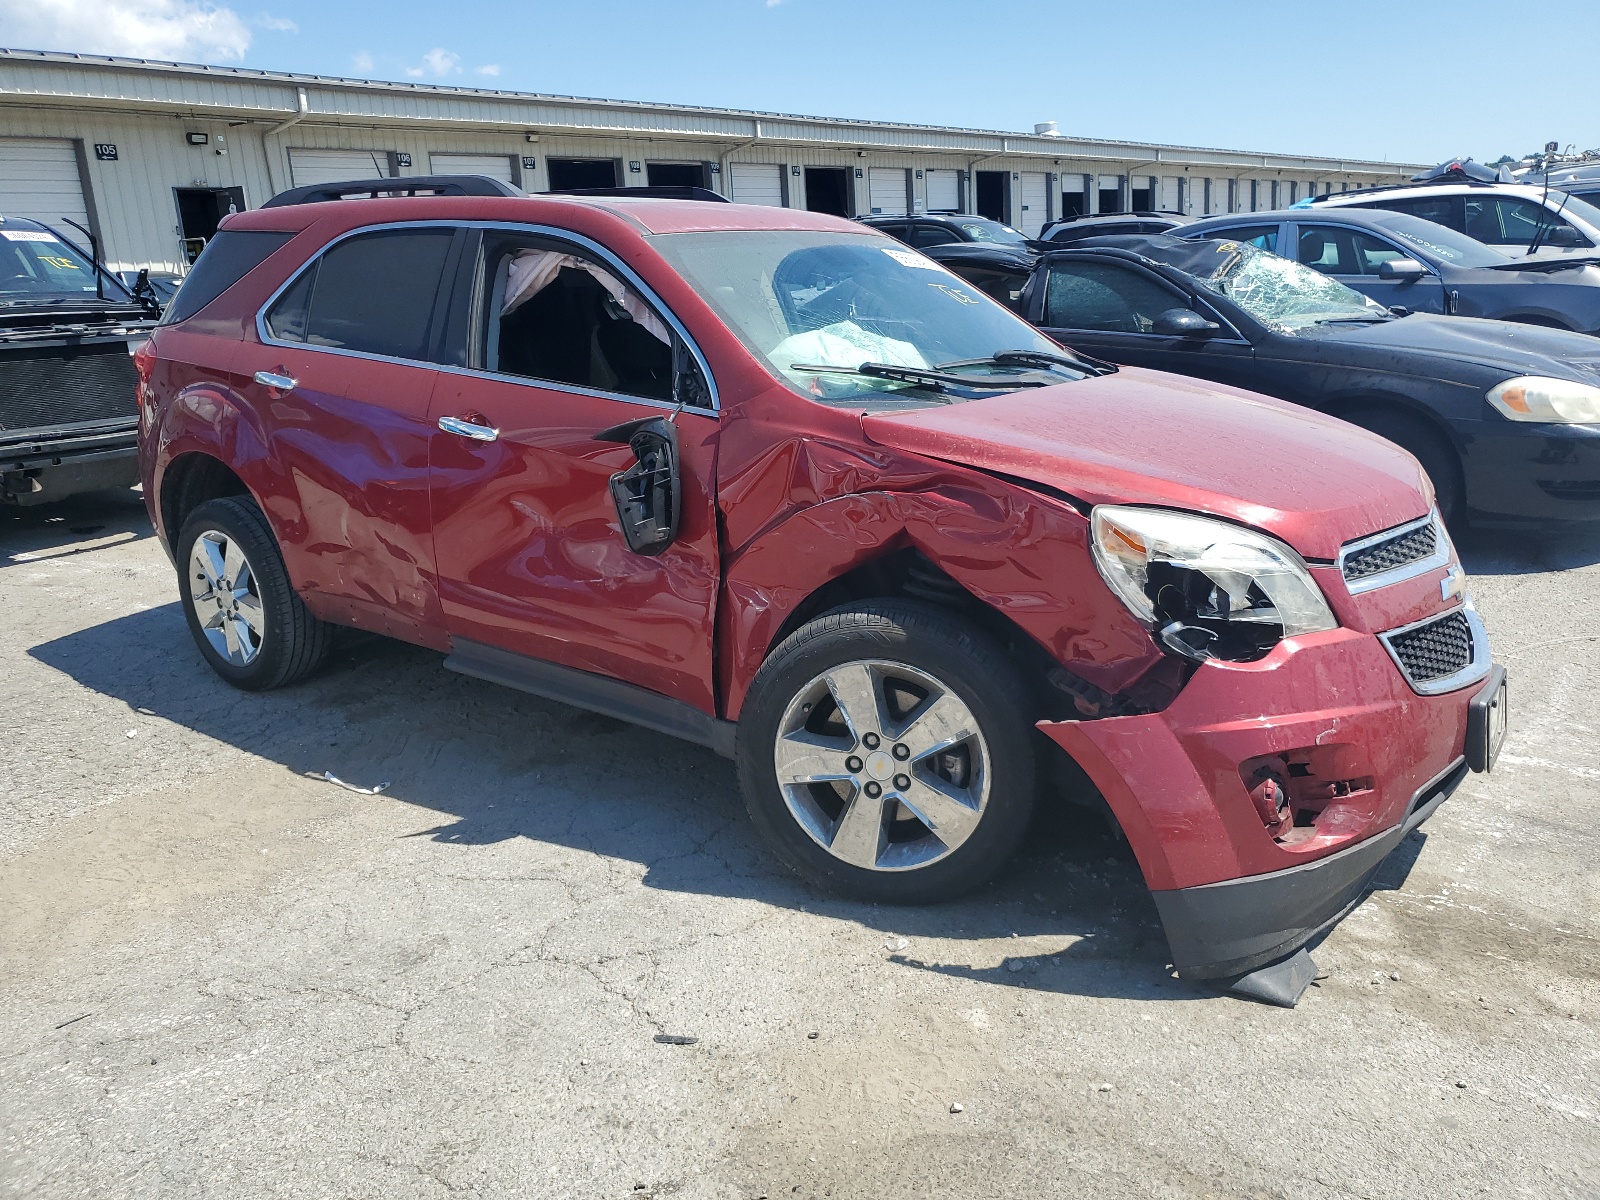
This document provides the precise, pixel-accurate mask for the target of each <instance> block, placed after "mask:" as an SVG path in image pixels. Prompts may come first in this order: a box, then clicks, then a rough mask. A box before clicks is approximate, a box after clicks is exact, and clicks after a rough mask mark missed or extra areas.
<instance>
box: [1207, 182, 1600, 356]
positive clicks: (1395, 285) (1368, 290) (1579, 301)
mask: <svg viewBox="0 0 1600 1200" xmlns="http://www.w3.org/2000/svg"><path fill="white" fill-rule="evenodd" d="M1178 236H1180V237H1193V238H1233V239H1236V240H1238V241H1241V242H1249V243H1250V244H1251V245H1253V246H1258V247H1260V248H1261V249H1263V250H1272V251H1274V252H1276V253H1278V254H1282V255H1284V256H1285V257H1287V258H1293V259H1294V260H1295V261H1297V262H1299V263H1301V264H1303V265H1304V266H1308V267H1311V268H1313V269H1315V270H1318V271H1321V272H1322V273H1323V274H1324V275H1331V276H1332V277H1333V278H1335V279H1337V280H1338V281H1339V282H1340V283H1342V284H1344V285H1345V286H1346V287H1351V288H1354V289H1355V290H1356V291H1358V292H1361V293H1362V294H1363V295H1367V296H1371V297H1372V298H1373V299H1374V300H1377V301H1378V302H1379V303H1381V304H1384V305H1397V306H1400V307H1403V308H1408V309H1410V310H1411V311H1412V312H1432V313H1447V314H1454V315H1455V316H1461V317H1490V318H1493V319H1495V320H1500V321H1520V322H1522V323H1524V324H1527V325H1548V326H1550V327H1551V328H1552V329H1571V330H1575V331H1577V332H1579V333H1592V334H1596V335H1600V257H1591V258H1577V257H1571V256H1568V257H1561V256H1559V255H1553V256H1549V257H1546V258H1540V257H1537V256H1528V255H1523V254H1518V253H1515V252H1511V253H1505V252H1502V250H1501V249H1497V248H1496V247H1494V246H1486V245H1484V244H1483V243H1482V242H1476V241H1473V240H1472V239H1471V238H1469V237H1468V236H1467V235H1466V234H1464V233H1458V232H1456V231H1455V230H1454V229H1451V228H1449V227H1448V226H1445V225H1439V224H1436V223H1435V222H1433V221H1425V220H1423V219H1422V218H1421V217H1415V216H1412V215H1410V214H1409V213H1397V212H1388V211H1385V210H1382V209H1360V208H1315V209H1304V208H1291V209H1285V210H1283V211H1281V212H1267V213H1234V214H1233V215H1232V216H1226V217H1207V218H1206V219H1204V220H1202V221H1196V222H1195V223H1194V224H1192V225H1185V226H1184V227H1183V229H1182V230H1181V231H1178Z"/></svg>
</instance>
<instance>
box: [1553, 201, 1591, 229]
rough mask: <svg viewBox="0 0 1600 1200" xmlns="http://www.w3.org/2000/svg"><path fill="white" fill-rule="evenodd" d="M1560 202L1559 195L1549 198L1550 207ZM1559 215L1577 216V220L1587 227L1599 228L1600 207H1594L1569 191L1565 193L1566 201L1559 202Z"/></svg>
mask: <svg viewBox="0 0 1600 1200" xmlns="http://www.w3.org/2000/svg"><path fill="white" fill-rule="evenodd" d="M1560 203H1561V197H1559V196H1554V197H1552V198H1551V207H1552V208H1553V207H1555V205H1557V204H1560ZM1561 215H1562V216H1563V217H1577V218H1578V220H1580V221H1582V222H1583V223H1584V224H1585V225H1587V226H1589V228H1591V229H1600V208H1596V207H1595V206H1594V205H1592V204H1590V203H1589V202H1588V201H1587V200H1584V199H1583V198H1581V197H1579V196H1574V195H1572V194H1571V193H1568V194H1567V202H1566V203H1565V204H1561Z"/></svg>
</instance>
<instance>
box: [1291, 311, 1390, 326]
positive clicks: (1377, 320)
mask: <svg viewBox="0 0 1600 1200" xmlns="http://www.w3.org/2000/svg"><path fill="white" fill-rule="evenodd" d="M1399 319H1400V318H1399V317H1397V316H1395V314H1394V313H1384V314H1383V315H1382V316H1379V315H1378V314H1377V313H1370V314H1368V315H1367V316H1362V317H1319V318H1317V320H1315V321H1313V322H1312V324H1313V325H1382V324H1383V323H1384V322H1385V321H1398V320H1399Z"/></svg>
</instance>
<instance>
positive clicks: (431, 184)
mask: <svg viewBox="0 0 1600 1200" xmlns="http://www.w3.org/2000/svg"><path fill="white" fill-rule="evenodd" d="M389 196H515V197H518V198H523V197H526V196H527V193H526V192H524V191H523V190H522V189H521V188H519V187H516V186H514V185H512V184H509V183H507V182H505V180H503V179H495V178H494V177H493V176H490V175H401V176H395V177H393V178H386V179H351V180H346V181H345V182H343V183H309V184H306V185H305V186H304V187H297V188H290V189H289V190H288V191H286V192H279V193H278V194H277V195H276V196H274V197H273V198H272V199H271V200H268V201H267V202H266V203H265V204H263V205H262V206H261V207H262V208H286V207H287V206H289V205H291V204H321V203H322V202H323V201H325V200H365V199H368V198H379V197H389Z"/></svg>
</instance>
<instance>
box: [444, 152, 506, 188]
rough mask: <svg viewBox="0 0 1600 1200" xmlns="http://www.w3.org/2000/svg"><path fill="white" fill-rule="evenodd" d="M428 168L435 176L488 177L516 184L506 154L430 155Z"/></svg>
mask: <svg viewBox="0 0 1600 1200" xmlns="http://www.w3.org/2000/svg"><path fill="white" fill-rule="evenodd" d="M428 168H429V170H431V171H432V172H433V173H434V174H435V175H487V176H489V178H490V179H498V180H500V182H502V183H515V182H516V180H515V179H513V178H512V177H511V157H510V155H506V154H430V155H428Z"/></svg>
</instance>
